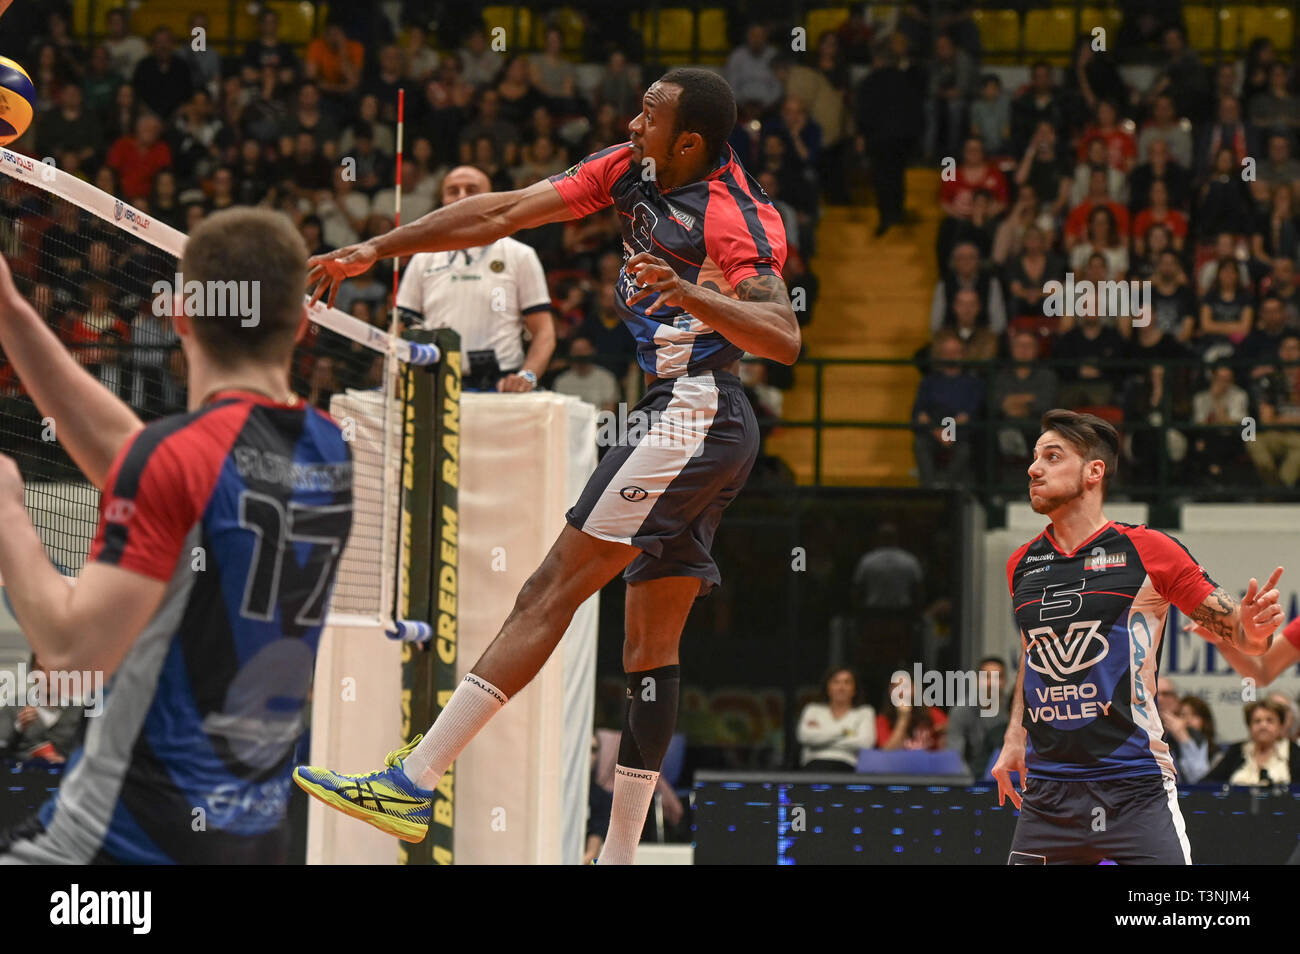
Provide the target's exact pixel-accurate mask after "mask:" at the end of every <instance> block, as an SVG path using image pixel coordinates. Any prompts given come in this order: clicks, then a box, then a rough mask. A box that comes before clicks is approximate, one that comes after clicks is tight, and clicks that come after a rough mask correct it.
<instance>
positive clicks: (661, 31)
mask: <svg viewBox="0 0 1300 954" xmlns="http://www.w3.org/2000/svg"><path fill="white" fill-rule="evenodd" d="M657 36H658V44H657V45H658V49H659V52H660V53H663V54H674V53H690V52H691V50H692V49H693V44H694V42H695V14H694V13H692V12H691V11H690V10H686V9H684V8H682V7H668V8H667V9H663V10H660V11H659V27H658V33H657Z"/></svg>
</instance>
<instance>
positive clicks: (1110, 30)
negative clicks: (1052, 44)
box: [1079, 7, 1124, 50]
mask: <svg viewBox="0 0 1300 954" xmlns="http://www.w3.org/2000/svg"><path fill="white" fill-rule="evenodd" d="M1123 20H1124V17H1123V15H1122V14H1121V13H1120V12H1119V10H1117V9H1115V8H1114V7H1084V8H1083V11H1082V12H1081V13H1080V15H1079V29H1080V32H1082V33H1089V34H1091V33H1092V31H1093V29H1094V28H1095V27H1102V28H1104V29H1105V31H1106V49H1107V50H1113V49H1114V48H1115V41H1116V40H1117V39H1118V38H1119V28H1120V24H1121V23H1122V22H1123Z"/></svg>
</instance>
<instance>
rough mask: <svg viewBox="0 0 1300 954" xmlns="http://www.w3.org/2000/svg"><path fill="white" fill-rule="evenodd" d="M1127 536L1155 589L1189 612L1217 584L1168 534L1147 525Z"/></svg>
mask: <svg viewBox="0 0 1300 954" xmlns="http://www.w3.org/2000/svg"><path fill="white" fill-rule="evenodd" d="M1129 538H1130V539H1131V540H1132V541H1133V545H1134V546H1135V547H1136V548H1137V551H1138V555H1139V556H1140V557H1141V558H1142V565H1143V567H1144V568H1145V569H1146V571H1147V576H1149V577H1150V578H1151V582H1152V584H1153V585H1154V586H1155V588H1156V592H1157V593H1159V594H1160V595H1161V596H1163V597H1164V598H1165V599H1167V600H1168V601H1169V602H1170V603H1172V604H1173V605H1174V606H1177V607H1178V609H1179V610H1180V611H1182V612H1183V613H1185V614H1186V615H1188V616H1190V615H1191V614H1192V611H1193V610H1195V609H1196V608H1197V607H1198V606H1200V605H1201V604H1202V603H1203V602H1205V598H1206V597H1207V596H1209V595H1210V594H1211V593H1213V592H1214V591H1215V589H1217V588H1218V585H1219V584H1217V583H1215V582H1214V580H1212V579H1210V574H1209V573H1208V572H1206V569H1205V567H1203V566H1201V565H1200V564H1199V563H1197V562H1196V560H1195V559H1193V558H1192V555H1191V554H1190V553H1188V552H1187V548H1186V547H1185V546H1183V545H1182V544H1181V543H1179V542H1178V541H1177V540H1175V539H1174V538H1173V537H1171V536H1169V535H1168V534H1165V533H1161V532H1160V531H1159V530H1151V529H1149V528H1147V527H1138V528H1135V529H1134V530H1132V531H1130V533H1129Z"/></svg>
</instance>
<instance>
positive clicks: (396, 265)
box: [388, 88, 406, 335]
mask: <svg viewBox="0 0 1300 954" xmlns="http://www.w3.org/2000/svg"><path fill="white" fill-rule="evenodd" d="M405 123H406V89H405V88H403V89H399V90H398V91H397V188H396V189H394V190H393V196H394V200H393V227H394V228H396V227H398V226H400V225H401V224H402V132H403V128H404V126H405ZM401 265H402V257H401V256H400V255H397V256H394V257H393V316H392V319H391V325H390V327H389V329H388V332H389V334H391V335H397V334H399V333H400V331H401V329H400V328H399V327H398V322H397V288H398V282H399V280H400V279H401V274H400V272H401Z"/></svg>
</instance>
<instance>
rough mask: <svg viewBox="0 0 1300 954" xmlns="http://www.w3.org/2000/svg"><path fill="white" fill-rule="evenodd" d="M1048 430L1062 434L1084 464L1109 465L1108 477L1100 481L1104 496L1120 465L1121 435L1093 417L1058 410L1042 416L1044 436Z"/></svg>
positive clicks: (1106, 423) (1108, 423)
mask: <svg viewBox="0 0 1300 954" xmlns="http://www.w3.org/2000/svg"><path fill="white" fill-rule="evenodd" d="M1048 431H1056V433H1058V434H1060V435H1061V437H1062V438H1063V439H1064V440H1065V442H1066V443H1067V444H1069V445H1070V446H1071V447H1073V448H1074V449H1075V450H1076V451H1078V452H1079V454H1080V455H1081V456H1082V457H1083V459H1084V460H1085V461H1089V460H1099V461H1101V462H1102V463H1103V464H1105V465H1106V474H1105V476H1103V477H1102V478H1101V492H1102V496H1103V497H1104V496H1105V495H1106V492H1107V491H1109V490H1110V481H1111V478H1112V477H1114V476H1115V468H1116V467H1117V466H1118V464H1119V433H1118V432H1117V431H1116V430H1115V427H1114V425H1112V424H1111V423H1110V422H1109V421H1103V420H1102V419H1101V418H1099V417H1096V416H1095V415H1092V414H1080V413H1079V412H1078V411H1067V410H1063V409H1062V408H1055V409H1053V410H1051V411H1048V412H1047V413H1046V414H1044V415H1043V421H1042V433H1044V434H1045V433H1047V432H1048Z"/></svg>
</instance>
